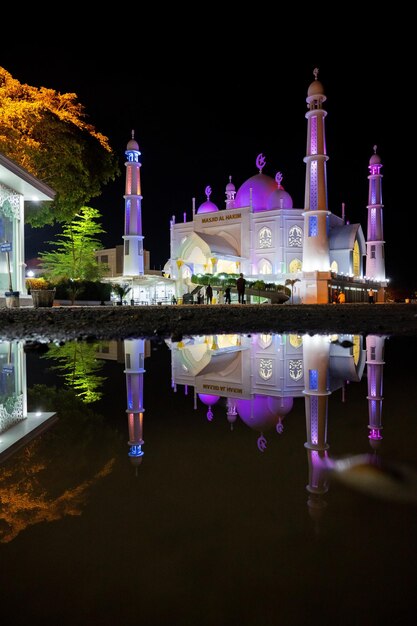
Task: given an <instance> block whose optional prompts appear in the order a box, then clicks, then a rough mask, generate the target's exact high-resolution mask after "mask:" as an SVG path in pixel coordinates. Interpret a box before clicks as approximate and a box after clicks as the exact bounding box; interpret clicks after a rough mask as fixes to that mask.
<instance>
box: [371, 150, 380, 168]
mask: <svg viewBox="0 0 417 626" xmlns="http://www.w3.org/2000/svg"><path fill="white" fill-rule="evenodd" d="M380 164H381V157H380V156H379V154H377V153H376V152H375V154H373V155H372V156H371V158H370V159H369V165H380Z"/></svg>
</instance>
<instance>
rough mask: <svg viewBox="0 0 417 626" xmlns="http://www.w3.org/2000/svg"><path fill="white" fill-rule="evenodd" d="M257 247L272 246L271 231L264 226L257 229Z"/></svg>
mask: <svg viewBox="0 0 417 626" xmlns="http://www.w3.org/2000/svg"><path fill="white" fill-rule="evenodd" d="M259 247H260V248H272V231H271V229H270V228H267V227H266V226H264V227H263V228H261V230H260V231H259Z"/></svg>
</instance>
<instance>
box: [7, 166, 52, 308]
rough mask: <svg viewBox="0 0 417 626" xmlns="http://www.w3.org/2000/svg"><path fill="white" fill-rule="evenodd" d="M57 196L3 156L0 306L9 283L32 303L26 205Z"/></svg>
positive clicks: (21, 296) (49, 199)
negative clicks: (27, 280)
mask: <svg viewBox="0 0 417 626" xmlns="http://www.w3.org/2000/svg"><path fill="white" fill-rule="evenodd" d="M54 197H55V192H54V191H53V189H51V188H50V187H48V185H45V184H44V183H42V182H41V181H40V180H38V179H37V178H35V177H34V176H32V174H29V172H27V171H26V170H25V169H23V168H22V167H20V165H17V163H15V162H14V161H11V160H10V159H8V158H7V157H5V156H4V155H3V154H0V245H1V247H0V304H1V303H2V302H4V294H5V292H7V291H9V290H10V282H11V285H12V290H13V291H18V292H19V293H20V299H21V300H22V298H23V299H24V298H27V299H28V302H31V301H32V299H31V298H30V297H28V296H27V290H26V285H25V268H26V265H25V246H24V221H25V202H26V201H32V202H34V201H35V202H39V201H51V200H53V199H54ZM9 268H10V273H9Z"/></svg>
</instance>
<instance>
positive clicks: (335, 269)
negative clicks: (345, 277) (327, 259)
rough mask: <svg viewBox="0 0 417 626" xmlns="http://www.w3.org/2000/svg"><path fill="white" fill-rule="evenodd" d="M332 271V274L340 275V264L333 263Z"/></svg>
mask: <svg viewBox="0 0 417 626" xmlns="http://www.w3.org/2000/svg"><path fill="white" fill-rule="evenodd" d="M330 271H331V272H334V273H335V274H338V273H339V266H338V264H337V263H336V261H333V263H332V264H331V266H330Z"/></svg>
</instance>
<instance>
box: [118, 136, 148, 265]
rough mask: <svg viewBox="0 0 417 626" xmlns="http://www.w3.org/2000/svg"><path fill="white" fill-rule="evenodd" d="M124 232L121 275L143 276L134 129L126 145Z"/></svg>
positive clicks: (138, 174) (138, 164)
mask: <svg viewBox="0 0 417 626" xmlns="http://www.w3.org/2000/svg"><path fill="white" fill-rule="evenodd" d="M125 154H126V157H127V161H126V163H125V166H126V186H125V195H124V196H123V197H124V199H125V234H124V235H123V239H124V254H123V276H143V273H144V262H143V236H142V207H141V202H142V195H141V188H140V167H141V163H140V161H139V157H140V150H139V145H138V142H137V141H136V140H135V131H134V130H132V138H131V140H130V141H129V143H128V144H127V147H126V152H125Z"/></svg>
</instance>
